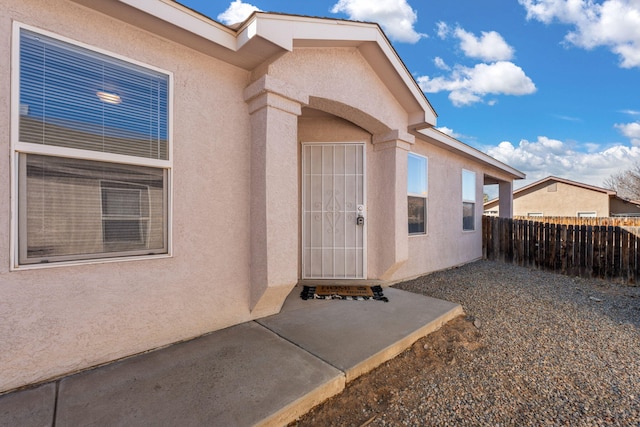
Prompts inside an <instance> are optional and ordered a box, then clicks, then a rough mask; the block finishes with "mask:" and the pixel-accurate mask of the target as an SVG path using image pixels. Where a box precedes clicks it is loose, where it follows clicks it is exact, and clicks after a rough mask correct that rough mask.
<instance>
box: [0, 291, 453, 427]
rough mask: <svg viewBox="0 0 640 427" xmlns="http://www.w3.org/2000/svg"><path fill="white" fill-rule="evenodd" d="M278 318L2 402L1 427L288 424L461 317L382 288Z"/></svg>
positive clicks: (295, 296) (296, 304)
mask: <svg viewBox="0 0 640 427" xmlns="http://www.w3.org/2000/svg"><path fill="white" fill-rule="evenodd" d="M300 290H301V288H299V287H296V288H295V289H294V290H293V292H292V293H291V295H289V298H288V299H287V301H286V302H285V305H284V306H283V309H282V311H281V313H280V314H277V315H275V316H270V317H267V318H264V319H260V320H258V321H255V322H248V323H244V324H241V325H237V326H233V327H231V328H227V329H224V330H221V331H216V332H213V333H211V334H209V335H206V336H203V337H200V338H197V339H194V340H191V341H188V342H185V343H180V344H176V345H173V346H170V347H168V348H165V349H162V350H158V351H154V352H150V353H147V354H143V355H139V356H135V357H131V358H128V359H125V360H122V361H119V362H114V363H112V364H110V365H107V366H104V367H100V368H97V369H93V370H89V371H86V372H82V373H79V374H76V375H71V376H68V377H65V378H62V379H60V380H58V381H56V382H52V383H48V384H44V385H41V386H39V387H36V388H32V389H28V390H25V391H21V392H16V393H11V394H8V395H5V396H2V397H0V426H56V427H66V426H80V425H82V426H147V425H148V426H178V425H179V426H202V425H208V426H252V425H276V426H277V425H286V424H287V423H288V422H290V421H293V420H295V419H296V418H297V417H298V416H300V415H302V414H304V413H305V412H307V411H308V410H309V409H311V408H312V407H313V406H315V405H317V404H319V403H321V402H322V401H324V400H325V399H327V398H329V397H331V396H333V395H335V394H337V393H339V392H340V391H341V390H342V389H343V388H344V386H345V384H346V383H347V382H349V381H351V380H353V379H354V378H356V377H357V376H359V375H361V374H363V373H365V372H367V371H369V370H371V369H373V368H374V367H376V366H378V365H379V364H381V363H383V362H384V361H386V360H389V359H391V358H393V357H394V356H396V355H397V354H399V353H400V352H402V351H403V350H405V349H406V348H407V347H409V346H410V345H411V344H412V343H413V342H415V341H416V340H417V339H419V338H420V337H422V336H424V335H427V334H428V333H430V332H432V331H434V330H436V329H438V328H439V327H440V326H442V325H443V324H444V323H446V322H447V321H449V320H450V319H452V318H454V317H456V316H458V315H460V314H462V308H461V307H460V306H459V305H457V304H453V303H450V302H446V301H442V300H437V299H433V298H428V297H425V296H421V295H416V294H412V293H408V292H404V291H401V290H398V289H394V288H386V289H385V291H384V293H385V296H386V297H388V298H389V302H388V303H384V302H381V301H339V300H308V301H303V300H302V299H300V297H299V294H300Z"/></svg>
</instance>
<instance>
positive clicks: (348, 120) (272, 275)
mask: <svg viewBox="0 0 640 427" xmlns="http://www.w3.org/2000/svg"><path fill="white" fill-rule="evenodd" d="M0 35H1V37H0V40H2V43H1V44H0V55H1V56H0V59H1V62H2V63H3V64H5V65H6V64H11V66H3V67H1V68H0V84H1V86H0V93H2V94H9V93H10V94H11V97H8V96H6V95H5V96H3V97H2V102H1V103H0V120H1V122H0V154H1V155H0V171H2V175H0V229H1V230H3V235H4V238H3V239H0V292H1V295H2V297H1V298H0V325H1V326H0V342H1V343H2V352H0V392H2V391H7V390H12V389H15V388H18V387H21V386H25V385H28V384H33V383H36V382H40V381H45V380H48V379H51V378H53V377H56V376H61V375H65V374H67V373H70V372H74V371H77V370H81V369H85V368H88V367H91V366H95V365H98V364H102V363H106V362H109V361H112V360H116V359H118V358H122V357H125V356H128V355H132V354H135V353H139V352H143V351H146V350H149V349H152V348H157V347H160V346H165V345H168V344H171V343H174V342H178V341H182V340H185V339H189V338H192V337H196V336H199V335H201V334H204V333H207V332H210V331H214V330H218V329H222V328H225V327H228V326H231V325H235V324H239V323H242V322H246V321H250V320H252V319H256V318H260V317H263V316H267V315H270V314H274V313H277V312H278V311H279V310H280V308H281V306H282V304H283V302H284V300H285V298H286V296H287V295H288V294H289V293H290V292H291V291H292V289H293V287H294V286H295V285H296V283H298V282H299V281H304V280H306V279H327V280H329V279H353V280H358V279H359V280H363V279H378V280H384V281H388V282H393V281H398V280H402V279H406V278H412V277H416V276H419V275H422V274H425V273H428V272H431V271H435V270H440V269H443V268H447V267H451V266H455V265H458V264H462V263H466V262H469V261H473V260H476V259H478V258H480V257H481V255H482V235H481V230H480V227H481V221H480V216H481V215H482V204H481V202H482V194H483V193H482V188H483V184H490V183H491V184H495V183H498V184H499V186H500V192H501V194H503V195H505V197H504V198H503V201H502V203H503V204H502V206H501V210H502V211H503V212H504V214H505V215H507V216H509V215H510V213H511V212H510V211H511V203H510V195H511V193H512V189H513V186H512V182H513V180H514V179H521V178H523V177H524V175H523V174H522V173H521V172H519V171H517V170H515V169H513V168H511V167H509V166H507V165H505V164H503V163H500V162H498V161H496V160H495V159H493V158H491V157H489V156H487V155H485V154H483V153H481V152H479V151H477V150H475V149H473V148H470V147H469V146H467V145H465V144H463V143H461V142H459V141H457V140H455V139H453V138H451V137H449V136H447V135H445V134H443V133H441V132H439V131H437V130H435V129H434V128H433V127H434V126H435V124H436V114H435V112H434V110H433V108H432V107H431V105H430V104H429V102H428V101H427V99H426V98H425V96H424V94H423V93H422V92H421V90H420V89H419V87H418V86H417V84H416V82H415V81H414V80H413V78H412V76H411V74H410V73H409V72H408V71H407V69H406V68H405V66H404V65H403V63H402V62H401V60H400V59H399V58H398V56H397V54H396V52H395V51H394V49H393V48H392V46H391V45H390V43H389V41H388V40H387V39H386V37H385V35H384V34H383V33H382V31H381V30H380V28H379V27H378V26H377V25H376V24H370V23H360V22H349V21H337V20H335V19H320V18H309V17H302V16H289V15H282V14H268V13H255V14H253V15H252V16H251V17H250V18H248V19H247V21H246V22H245V23H243V24H242V25H240V26H238V27H237V28H234V29H232V28H229V27H226V26H224V25H222V24H219V23H217V22H215V21H213V20H211V19H209V18H207V17H205V16H202V15H200V14H198V13H196V12H194V11H192V10H190V9H188V8H185V7H183V6H181V5H179V4H177V3H173V2H170V1H168V0H147V1H137V0H119V1H118V0H76V1H71V0H48V1H41V0H4V1H3V12H2V19H1V20H0Z"/></svg>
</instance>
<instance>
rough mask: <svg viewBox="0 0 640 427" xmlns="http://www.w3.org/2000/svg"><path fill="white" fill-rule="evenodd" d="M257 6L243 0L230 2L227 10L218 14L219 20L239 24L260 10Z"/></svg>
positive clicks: (227, 23)
mask: <svg viewBox="0 0 640 427" xmlns="http://www.w3.org/2000/svg"><path fill="white" fill-rule="evenodd" d="M259 10H260V9H258V8H257V7H256V6H254V5H252V4H249V3H242V0H235V1H232V2H231V4H229V7H228V8H227V10H225V11H224V12H222V13H221V14H220V15H218V18H217V19H218V21H220V22H222V23H223V24H226V25H233V24H237V23H238V22H242V21H244V20H245V19H247V18H248V17H249V15H251V14H252V13H253V12H255V11H259Z"/></svg>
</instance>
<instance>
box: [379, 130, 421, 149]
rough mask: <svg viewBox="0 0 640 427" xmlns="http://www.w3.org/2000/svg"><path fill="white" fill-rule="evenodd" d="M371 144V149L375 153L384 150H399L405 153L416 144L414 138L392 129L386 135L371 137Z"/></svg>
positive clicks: (406, 133)
mask: <svg viewBox="0 0 640 427" xmlns="http://www.w3.org/2000/svg"><path fill="white" fill-rule="evenodd" d="M371 142H372V143H373V149H374V150H375V151H379V150H386V149H388V148H400V149H402V150H405V151H410V150H411V146H412V145H413V144H415V142H416V137H415V136H413V135H411V134H410V133H408V132H404V131H401V130H399V129H393V130H391V131H389V132H387V133H382V134H377V135H373V138H372V139H371Z"/></svg>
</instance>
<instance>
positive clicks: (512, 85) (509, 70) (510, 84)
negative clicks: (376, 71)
mask: <svg viewBox="0 0 640 427" xmlns="http://www.w3.org/2000/svg"><path fill="white" fill-rule="evenodd" d="M417 81H418V84H419V85H420V88H421V89H422V90H423V91H424V92H427V93H436V92H441V91H448V92H450V93H449V99H450V100H451V102H452V103H453V104H454V105H455V106H458V107H459V106H463V105H470V104H474V103H476V102H481V101H482V100H483V97H484V96H485V95H489V94H492V95H528V94H531V93H534V92H535V91H536V86H535V85H534V84H533V82H532V81H531V79H530V78H529V77H527V75H526V74H525V73H524V71H522V68H520V67H518V66H517V65H515V64H514V63H512V62H508V61H498V62H494V63H492V64H477V65H476V66H475V67H473V68H469V67H463V66H459V65H458V66H456V67H455V68H454V69H453V71H452V72H451V74H450V75H449V76H448V77H435V78H431V77H428V76H421V77H418V78H417Z"/></svg>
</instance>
